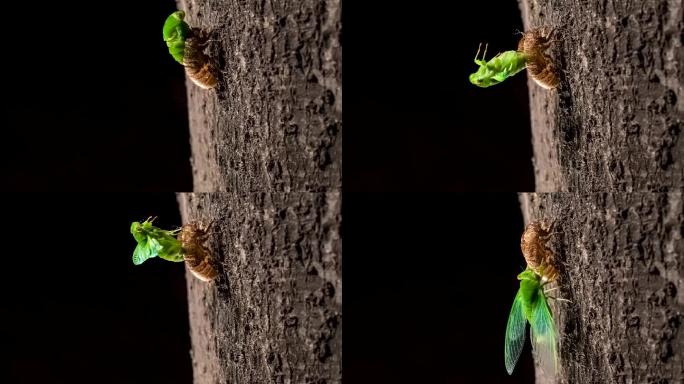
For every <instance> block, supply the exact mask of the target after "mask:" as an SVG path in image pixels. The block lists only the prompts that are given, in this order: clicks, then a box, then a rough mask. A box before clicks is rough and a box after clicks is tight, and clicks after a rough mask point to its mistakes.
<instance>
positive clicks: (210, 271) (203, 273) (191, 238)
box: [177, 222, 218, 281]
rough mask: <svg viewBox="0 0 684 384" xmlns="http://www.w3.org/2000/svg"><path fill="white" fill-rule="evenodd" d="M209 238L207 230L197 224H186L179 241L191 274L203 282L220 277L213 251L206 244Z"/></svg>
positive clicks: (182, 228)
mask: <svg viewBox="0 0 684 384" xmlns="http://www.w3.org/2000/svg"><path fill="white" fill-rule="evenodd" d="M208 238H209V234H208V232H207V230H206V229H203V228H201V227H200V225H199V224H197V223H194V222H193V223H189V224H185V225H183V226H182V227H181V229H180V231H179V232H178V236H177V239H178V241H180V243H181V248H182V249H183V258H184V259H185V264H186V265H187V266H188V269H189V270H190V272H191V273H192V274H193V275H195V277H197V278H198V279H200V280H202V281H211V280H214V279H215V278H216V276H218V272H217V270H216V267H215V265H214V262H215V261H214V258H213V256H212V253H211V251H210V250H209V248H207V247H206V246H205V245H204V244H205V243H206V241H207V240H208Z"/></svg>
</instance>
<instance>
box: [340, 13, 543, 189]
mask: <svg viewBox="0 0 684 384" xmlns="http://www.w3.org/2000/svg"><path fill="white" fill-rule="evenodd" d="M404 4H405V5H400V4H398V3H397V2H393V1H372V2H368V1H365V2H355V1H347V2H345V3H344V9H343V13H344V15H343V26H344V27H343V28H344V32H343V47H344V48H343V49H344V52H343V63H344V70H343V73H344V75H343V77H344V82H343V89H344V99H343V115H344V117H343V118H344V144H343V146H344V150H343V153H344V155H343V157H344V189H345V191H504V192H510V191H532V190H534V179H533V168H532V162H531V157H532V147H531V139H530V122H529V104H528V95H527V82H526V78H525V74H523V73H521V74H519V75H517V76H514V77H512V78H510V79H509V80H506V81H505V82H504V83H502V84H499V85H497V86H494V87H491V88H478V87H475V86H474V85H471V84H470V83H469V81H468V75H469V74H470V73H472V72H475V70H477V65H476V64H475V63H474V62H473V59H474V57H475V52H476V51H477V47H478V44H479V43H480V42H488V43H489V50H488V52H487V58H488V59H490V58H492V57H493V56H494V55H495V54H496V53H498V52H501V51H506V50H511V49H515V48H516V47H517V41H518V40H519V38H520V36H518V35H516V33H515V32H516V30H522V29H523V28H522V22H521V19H520V11H519V9H518V7H517V2H516V1H515V0H510V1H496V2H490V3H483V2H478V1H465V2H458V3H457V4H453V3H450V2H443V3H435V2H430V3H421V4H416V3H404Z"/></svg>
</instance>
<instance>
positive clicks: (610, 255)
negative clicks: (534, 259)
mask: <svg viewBox="0 0 684 384" xmlns="http://www.w3.org/2000/svg"><path fill="white" fill-rule="evenodd" d="M682 197H683V196H682V193H681V192H676V193H629V194H627V193H603V194H572V193H552V194H521V195H520V200H521V205H522V210H523V215H524V217H525V221H526V222H529V221H530V220H531V219H544V220H555V221H556V230H555V231H557V232H556V233H555V234H554V235H553V236H552V237H551V240H550V242H549V246H550V247H551V249H552V250H553V251H554V254H555V261H556V262H555V265H556V266H557V267H558V269H559V272H560V277H559V281H558V286H559V287H560V294H559V297H562V298H565V299H569V300H571V301H572V302H571V303H560V302H553V301H552V302H551V306H552V310H553V313H554V317H555V320H556V325H557V327H558V330H559V334H560V338H559V339H560V344H559V345H560V348H559V352H560V353H559V358H560V372H559V375H558V378H557V382H559V383H681V382H683V381H684V329H682V328H683V327H684V324H682V323H683V322H684V241H683V240H682V228H684V211H683V205H682V204H683V201H682ZM551 382H554V381H553V380H551V379H549V378H548V377H545V376H544V375H543V374H542V373H541V372H540V371H539V370H538V372H537V383H551Z"/></svg>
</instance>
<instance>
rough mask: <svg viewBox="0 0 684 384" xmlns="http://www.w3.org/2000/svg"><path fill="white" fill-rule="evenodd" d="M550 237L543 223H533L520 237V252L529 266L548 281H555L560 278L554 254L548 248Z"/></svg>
mask: <svg viewBox="0 0 684 384" xmlns="http://www.w3.org/2000/svg"><path fill="white" fill-rule="evenodd" d="M550 235H551V232H550V231H549V229H548V228H545V227H544V226H543V225H542V223H541V222H539V221H533V222H531V223H529V224H528V225H527V227H526V228H525V231H524V232H523V234H522V236H521V237H520V250H521V251H522V254H523V257H525V261H526V262H527V266H528V267H529V268H530V269H531V270H533V271H534V272H535V273H536V274H538V275H539V276H541V277H542V278H543V279H544V280H546V281H554V280H555V279H556V278H557V277H558V270H556V268H555V267H554V257H553V252H551V250H550V249H549V248H548V247H547V246H546V242H547V241H548V239H549V237H550Z"/></svg>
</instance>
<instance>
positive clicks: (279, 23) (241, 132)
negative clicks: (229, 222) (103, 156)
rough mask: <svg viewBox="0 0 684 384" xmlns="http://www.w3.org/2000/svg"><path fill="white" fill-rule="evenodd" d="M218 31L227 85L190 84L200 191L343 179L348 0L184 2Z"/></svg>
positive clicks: (193, 18)
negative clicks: (344, 10) (344, 11)
mask: <svg viewBox="0 0 684 384" xmlns="http://www.w3.org/2000/svg"><path fill="white" fill-rule="evenodd" d="M178 6H179V9H183V10H185V12H186V14H187V17H186V21H187V22H188V23H189V24H190V25H191V26H192V27H199V28H202V29H203V30H205V31H207V32H211V33H213V39H215V41H213V42H211V43H210V45H209V47H208V49H207V53H208V54H209V56H211V57H212V58H213V60H214V61H215V63H216V66H217V68H218V69H219V70H220V73H219V79H218V81H219V83H218V86H217V87H216V88H215V89H213V90H209V91H206V90H202V89H200V88H199V87H197V86H195V85H194V84H192V82H190V81H189V80H187V81H186V83H187V89H188V106H189V119H190V131H191V147H192V165H193V175H194V191H197V192H214V191H236V192H238V193H246V192H248V191H261V190H271V191H312V192H320V191H326V190H330V189H335V188H338V187H340V185H341V180H342V164H341V161H340V159H341V158H342V64H341V63H342V47H341V31H342V26H341V5H340V1H339V0H305V1H295V0H281V1H225V0H224V1H219V0H207V1H193V0H179V1H178Z"/></svg>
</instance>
